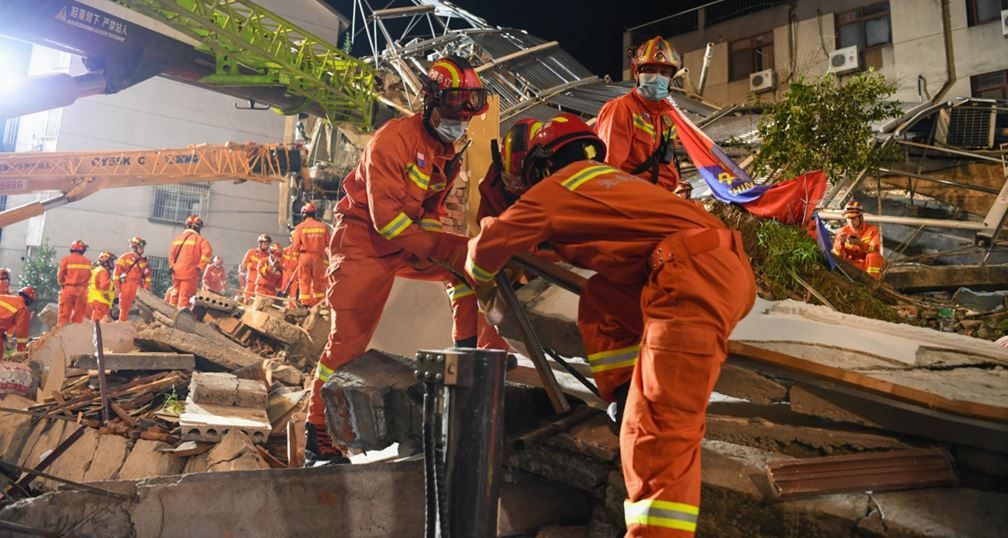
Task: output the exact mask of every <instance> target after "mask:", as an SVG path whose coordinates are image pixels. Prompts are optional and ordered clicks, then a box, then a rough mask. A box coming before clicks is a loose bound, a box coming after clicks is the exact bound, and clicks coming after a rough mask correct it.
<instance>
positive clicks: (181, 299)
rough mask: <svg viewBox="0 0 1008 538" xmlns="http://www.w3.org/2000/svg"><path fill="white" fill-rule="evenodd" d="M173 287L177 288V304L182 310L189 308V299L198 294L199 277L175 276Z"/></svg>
mask: <svg viewBox="0 0 1008 538" xmlns="http://www.w3.org/2000/svg"><path fill="white" fill-rule="evenodd" d="M172 287H174V288H175V306H176V307H177V308H179V309H180V310H181V309H183V308H188V307H189V299H190V298H192V296H193V295H195V294H196V289H197V288H198V287H199V279H198V278H193V279H191V280H189V279H187V280H179V279H177V278H173V279H172Z"/></svg>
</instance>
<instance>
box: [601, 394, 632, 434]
mask: <svg viewBox="0 0 1008 538" xmlns="http://www.w3.org/2000/svg"><path fill="white" fill-rule="evenodd" d="M628 394H630V383H624V384H622V385H620V386H618V387H616V390H614V391H613V396H614V397H615V398H616V401H614V402H613V403H611V404H609V408H608V409H607V410H606V414H607V415H609V420H611V421H612V422H610V423H609V429H610V430H612V432H613V433H615V434H616V435H617V436H619V433H620V426H621V425H622V424H623V412H624V411H626V401H627V395H628Z"/></svg>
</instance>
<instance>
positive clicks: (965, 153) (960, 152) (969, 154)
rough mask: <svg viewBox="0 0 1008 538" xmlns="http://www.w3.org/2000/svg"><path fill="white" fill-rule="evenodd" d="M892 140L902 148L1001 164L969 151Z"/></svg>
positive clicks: (998, 161)
mask: <svg viewBox="0 0 1008 538" xmlns="http://www.w3.org/2000/svg"><path fill="white" fill-rule="evenodd" d="M894 140H895V141H896V142H898V143H900V144H903V145H904V146H910V147H914V148H921V149H931V150H935V151H938V152H941V153H948V154H951V155H960V156H962V157H969V158H971V159H977V160H981V161H990V162H995V163H998V164H1002V163H1001V159H998V158H996V157H988V156H987V155H981V154H979V153H973V152H970V151H963V150H961V149H952V148H944V147H941V146H932V145H929V144H921V143H920V142H911V141H909V140H903V139H901V138H895V139H894Z"/></svg>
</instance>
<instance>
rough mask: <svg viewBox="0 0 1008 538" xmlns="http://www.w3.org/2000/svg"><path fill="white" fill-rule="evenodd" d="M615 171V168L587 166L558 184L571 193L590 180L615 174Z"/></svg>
mask: <svg viewBox="0 0 1008 538" xmlns="http://www.w3.org/2000/svg"><path fill="white" fill-rule="evenodd" d="M615 171H616V169H615V168H612V167H609V166H604V165H596V166H588V167H585V168H584V169H583V170H581V171H580V172H578V173H576V174H574V175H573V176H571V177H569V178H567V179H565V180H563V181H562V182H561V183H560V184H561V185H563V186H564V187H566V188H567V189H568V190H571V191H573V190H574V189H576V188H578V187H580V186H581V185H584V184H585V183H587V182H588V181H590V180H592V179H595V178H597V177H599V176H601V175H602V174H608V173H609V172H615Z"/></svg>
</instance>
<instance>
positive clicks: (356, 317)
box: [301, 225, 478, 428]
mask: <svg viewBox="0 0 1008 538" xmlns="http://www.w3.org/2000/svg"><path fill="white" fill-rule="evenodd" d="M376 237H378V236H377V235H376V234H374V233H373V232H371V231H370V230H369V229H367V230H363V229H361V228H360V227H356V226H354V225H349V226H348V225H344V226H343V227H340V228H337V230H336V231H335V232H334V239H333V241H332V243H331V244H332V245H341V246H342V247H343V248H342V250H341V251H339V252H333V253H332V254H333V255H332V260H333V262H332V264H331V265H330V267H329V270H328V275H327V280H328V282H329V289H328V290H327V293H326V300H327V302H328V304H329V306H330V308H332V326H331V327H330V330H329V339H328V341H327V342H326V346H325V349H324V350H323V351H322V356H321V357H320V358H319V364H320V365H321V366H320V367H317V368H316V373H323V374H324V373H326V372H331V371H335V370H337V369H339V368H340V367H341V366H343V365H344V364H346V363H348V362H350V361H351V360H353V359H354V358H356V357H357V356H359V355H361V354H362V353H364V351H365V350H366V349H367V345H368V343H369V342H370V341H371V337H372V336H373V335H374V332H375V329H377V328H378V321H379V319H380V318H381V315H382V311H383V310H384V309H385V302H386V301H387V300H388V297H389V293H390V292H391V290H392V283H393V281H394V280H395V277H396V276H400V277H404V278H410V279H415V280H429V281H436V282H437V281H441V282H445V281H447V282H452V283H453V285H454V284H458V281H457V280H455V279H454V277H452V276H451V275H450V274H449V273H448V271H446V270H445V269H443V268H442V267H440V266H434V267H431V268H430V269H428V270H425V271H418V270H416V269H414V268H413V266H412V265H411V264H410V257H411V256H410V255H408V254H405V253H403V254H401V255H398V256H396V255H392V256H386V257H383V258H375V257H372V256H367V255H365V254H362V253H360V251H359V250H357V249H356V248H354V244H355V243H357V242H361V241H371V240H375V239H376ZM302 256H304V254H302ZM301 282H304V281H301ZM302 291H303V290H302ZM430 304H431V305H432V306H431V311H423V310H419V311H417V310H410V311H403V312H401V313H400V316H399V319H400V320H402V321H401V323H403V324H406V325H405V326H404V327H403V329H402V330H410V325H409V324H410V323H411V318H410V317H411V316H414V317H415V318H416V319H417V323H425V322H426V320H427V319H428V318H432V317H437V316H438V315H439V314H438V312H437V311H436V310H435V309H436V308H443V306H440V307H439V306H435V305H439V304H440V305H443V304H444V303H438V302H431V303H430ZM477 315H478V310H477V306H476V295H475V294H472V295H468V296H466V297H461V298H460V299H459V300H457V301H455V302H454V303H453V304H452V318H453V322H454V324H453V329H452V338H453V339H455V340H461V339H465V338H470V337H472V336H474V335H476V334H477V321H476V320H477ZM323 384H324V381H323V380H322V379H320V378H319V377H318V376H316V378H315V381H314V383H313V385H312V394H311V400H310V403H309V407H308V421H309V422H311V423H312V424H315V425H316V427H323V428H324V427H325V403H324V401H323V400H322V396H321V392H320V391H321V388H322V385H323Z"/></svg>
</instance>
